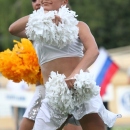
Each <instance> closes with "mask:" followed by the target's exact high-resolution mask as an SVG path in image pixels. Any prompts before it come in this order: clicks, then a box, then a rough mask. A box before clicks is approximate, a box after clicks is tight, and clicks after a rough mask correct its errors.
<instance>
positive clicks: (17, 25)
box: [9, 16, 29, 38]
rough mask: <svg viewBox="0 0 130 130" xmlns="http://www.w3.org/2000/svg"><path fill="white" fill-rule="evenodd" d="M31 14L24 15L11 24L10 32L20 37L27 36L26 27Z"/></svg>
mask: <svg viewBox="0 0 130 130" xmlns="http://www.w3.org/2000/svg"><path fill="white" fill-rule="evenodd" d="M28 18H29V16H24V17H22V18H20V19H18V20H17V21H15V22H14V23H12V24H11V25H10V26H9V32H10V33H11V34H12V35H14V36H18V37H22V38H26V37H27V36H26V33H25V27H26V24H27V22H28Z"/></svg>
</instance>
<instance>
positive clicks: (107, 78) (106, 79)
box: [100, 63, 119, 96]
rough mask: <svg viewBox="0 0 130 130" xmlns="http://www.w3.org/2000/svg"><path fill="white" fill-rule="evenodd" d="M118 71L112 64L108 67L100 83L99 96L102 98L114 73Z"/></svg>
mask: <svg viewBox="0 0 130 130" xmlns="http://www.w3.org/2000/svg"><path fill="white" fill-rule="evenodd" d="M118 69H119V67H118V66H117V65H116V64H115V63H112V64H111V65H110V67H109V69H108V70H107V71H106V74H105V77H104V80H103V82H102V83H101V86H100V87H101V91H100V95H101V96H103V95H104V94H105V92H106V88H107V85H108V84H109V83H110V80H111V79H112V76H113V75H114V74H115V73H116V71H117V70H118Z"/></svg>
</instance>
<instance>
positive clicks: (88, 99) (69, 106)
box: [33, 71, 121, 130]
mask: <svg viewBox="0 0 130 130" xmlns="http://www.w3.org/2000/svg"><path fill="white" fill-rule="evenodd" d="M74 78H75V79H76V81H75V84H74V89H73V90H69V89H68V87H67V85H66V83H65V81H64V79H65V76H64V75H63V74H62V75H61V74H58V73H55V72H52V73H51V76H50V79H49V81H48V82H47V83H46V84H45V86H46V96H45V99H43V101H42V105H41V108H40V110H39V112H38V115H37V117H36V120H35V124H34V128H33V130H56V129H58V128H59V127H60V126H61V125H62V124H63V123H64V122H65V121H66V119H67V118H68V114H71V115H73V116H74V117H75V119H77V120H80V119H81V118H82V117H83V116H84V115H87V114H90V113H97V114H98V115H99V116H100V117H101V119H102V120H103V121H104V124H106V125H107V126H108V127H112V126H113V125H114V123H115V121H116V119H117V118H120V117H121V115H120V114H114V113H112V112H110V111H108V110H107V109H106V108H105V107H104V105H103V102H102V99H101V97H100V91H99V90H100V89H99V86H96V84H95V82H94V80H93V78H92V76H91V75H90V73H88V72H83V71H80V74H78V75H76V76H75V77H74ZM86 95H87V96H86Z"/></svg>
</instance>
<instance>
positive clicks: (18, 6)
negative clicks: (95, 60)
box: [0, 0, 130, 51]
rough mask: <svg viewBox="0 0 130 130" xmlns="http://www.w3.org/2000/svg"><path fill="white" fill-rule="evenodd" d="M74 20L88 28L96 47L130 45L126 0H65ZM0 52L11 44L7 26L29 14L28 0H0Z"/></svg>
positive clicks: (128, 3) (128, 1)
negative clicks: (73, 15) (73, 14)
mask: <svg viewBox="0 0 130 130" xmlns="http://www.w3.org/2000/svg"><path fill="white" fill-rule="evenodd" d="M69 3H70V6H71V8H72V10H74V11H76V13H77V15H78V17H77V18H78V20H80V21H84V22H86V23H87V24H88V26H89V27H90V30H91V32H92V34H93V35H94V37H95V39H96V42H97V44H98V46H99V47H100V46H104V47H105V48H106V49H110V48H116V47H121V46H127V45H130V43H129V41H130V36H129V34H130V9H129V7H130V0H124V1H123V0H69ZM0 5H1V8H0V51H3V50H5V49H7V48H12V47H13V39H16V40H17V39H19V38H17V37H15V36H12V35H11V34H10V33H9V32H8V28H9V25H10V24H11V23H12V22H14V21H15V20H17V19H18V18H20V17H23V16H25V15H28V14H30V13H32V10H33V9H32V6H31V0H8V1H6V0H4V1H3V0H0Z"/></svg>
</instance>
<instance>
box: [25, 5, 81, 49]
mask: <svg viewBox="0 0 130 130" xmlns="http://www.w3.org/2000/svg"><path fill="white" fill-rule="evenodd" d="M55 15H58V16H59V17H60V18H61V23H59V24H58V25H56V24H55V23H53V21H52V20H53V19H54V18H55ZM75 17H77V15H76V13H75V12H74V11H70V10H69V9H68V8H66V6H62V7H61V8H60V9H59V11H49V12H48V13H44V9H43V7H41V8H40V9H39V10H37V11H33V13H32V14H31V15H30V17H29V20H28V23H27V25H26V28H25V30H26V35H27V37H28V38H29V39H30V40H32V41H34V40H35V41H38V43H40V44H48V45H53V46H57V47H59V48H63V47H64V46H66V45H67V44H71V43H73V42H74V41H75V40H76V39H77V38H78V33H79V28H78V27H77V24H78V21H77V19H76V18H75Z"/></svg>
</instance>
